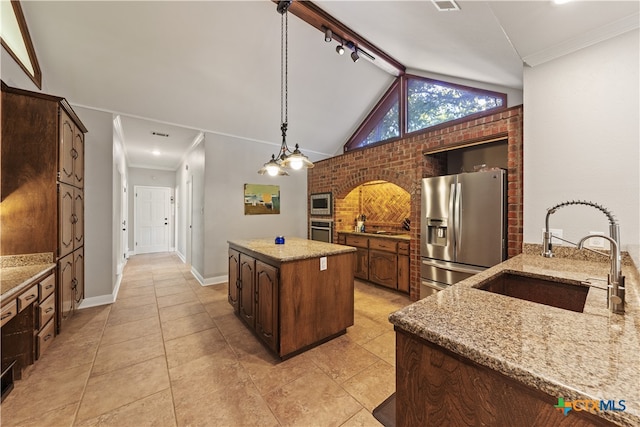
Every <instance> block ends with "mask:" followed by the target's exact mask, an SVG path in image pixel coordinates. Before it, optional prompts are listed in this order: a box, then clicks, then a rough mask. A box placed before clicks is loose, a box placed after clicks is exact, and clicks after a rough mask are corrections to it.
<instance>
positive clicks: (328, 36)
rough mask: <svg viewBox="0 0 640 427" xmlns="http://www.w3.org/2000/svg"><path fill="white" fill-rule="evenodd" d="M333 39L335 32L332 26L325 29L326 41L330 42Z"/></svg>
mask: <svg viewBox="0 0 640 427" xmlns="http://www.w3.org/2000/svg"><path fill="white" fill-rule="evenodd" d="M331 40H333V33H332V31H331V29H330V28H325V30H324V41H326V42H327V43H329V42H330V41H331Z"/></svg>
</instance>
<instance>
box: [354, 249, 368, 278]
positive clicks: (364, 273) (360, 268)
mask: <svg viewBox="0 0 640 427" xmlns="http://www.w3.org/2000/svg"><path fill="white" fill-rule="evenodd" d="M354 276H356V277H357V278H359V279H363V280H369V250H368V249H362V248H357V250H356V271H355V273H354Z"/></svg>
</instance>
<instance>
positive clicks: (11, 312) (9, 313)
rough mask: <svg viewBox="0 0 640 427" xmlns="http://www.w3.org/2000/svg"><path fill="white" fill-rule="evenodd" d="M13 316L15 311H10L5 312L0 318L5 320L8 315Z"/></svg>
mask: <svg viewBox="0 0 640 427" xmlns="http://www.w3.org/2000/svg"><path fill="white" fill-rule="evenodd" d="M11 316H13V311H9V312H8V313H7V314H5V315H4V316H2V317H0V320H4V319H6V318H8V317H11Z"/></svg>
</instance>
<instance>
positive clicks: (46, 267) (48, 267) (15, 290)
mask: <svg viewBox="0 0 640 427" xmlns="http://www.w3.org/2000/svg"><path fill="white" fill-rule="evenodd" d="M24 267H30V268H37V267H41V268H42V269H41V270H39V271H38V272H37V273H33V274H30V275H29V276H28V277H27V278H25V279H24V280H22V281H21V282H20V283H19V284H18V285H16V286H14V287H12V288H11V289H9V290H8V291H6V292H5V293H3V294H2V303H4V302H5V300H6V299H10V298H12V297H14V296H16V295H18V294H19V293H21V292H22V291H24V290H25V288H26V287H28V286H30V285H31V284H33V283H34V282H37V281H38V280H40V279H42V278H43V277H45V276H47V275H48V274H49V273H50V272H51V271H52V270H53V269H54V268H56V264H55V263H50V264H37V265H32V266H24ZM9 268H23V267H9ZM21 279H22V278H21Z"/></svg>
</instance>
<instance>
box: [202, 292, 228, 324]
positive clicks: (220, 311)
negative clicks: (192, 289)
mask: <svg viewBox="0 0 640 427" xmlns="http://www.w3.org/2000/svg"><path fill="white" fill-rule="evenodd" d="M203 304H204V308H205V309H206V310H207V313H209V315H210V316H211V317H212V318H213V319H217V318H218V317H220V316H226V315H228V314H229V313H233V307H232V306H231V304H229V301H227V298H226V297H225V299H223V300H218V301H209V302H207V303H203Z"/></svg>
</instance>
